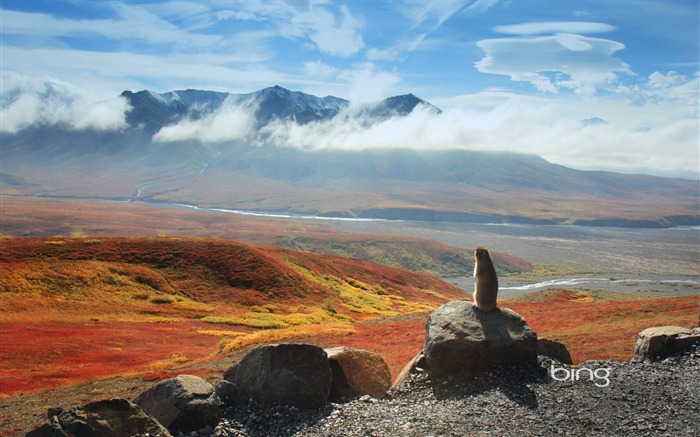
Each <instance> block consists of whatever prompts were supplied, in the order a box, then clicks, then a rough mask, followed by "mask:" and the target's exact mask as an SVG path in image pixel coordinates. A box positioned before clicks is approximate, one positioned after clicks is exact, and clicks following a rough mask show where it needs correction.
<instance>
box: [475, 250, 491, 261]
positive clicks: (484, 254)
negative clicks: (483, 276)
mask: <svg viewBox="0 0 700 437" xmlns="http://www.w3.org/2000/svg"><path fill="white" fill-rule="evenodd" d="M474 256H475V257H476V259H477V260H480V259H486V258H488V259H490V258H491V257H490V256H489V251H488V250H486V248H485V247H477V248H476V250H475V251H474Z"/></svg>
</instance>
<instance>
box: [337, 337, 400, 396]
mask: <svg viewBox="0 0 700 437" xmlns="http://www.w3.org/2000/svg"><path fill="white" fill-rule="evenodd" d="M325 351H326V354H327V355H328V364H329V365H330V368H331V374H332V383H331V390H330V394H329V396H328V400H329V401H331V402H345V401H348V400H350V399H352V398H354V397H357V396H361V395H370V396H372V397H374V398H379V399H382V398H385V397H386V391H387V390H388V389H389V387H391V371H390V370H389V365H387V363H386V361H384V358H382V357H381V356H380V355H377V354H375V353H374V352H370V351H366V350H362V349H353V348H350V347H345V346H341V347H334V348H330V349H325Z"/></svg>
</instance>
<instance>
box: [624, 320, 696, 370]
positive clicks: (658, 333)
mask: <svg viewBox="0 0 700 437" xmlns="http://www.w3.org/2000/svg"><path fill="white" fill-rule="evenodd" d="M696 341H700V328H695V329H688V328H682V327H680V326H655V327H653V328H647V329H645V330H643V331H642V332H640V333H639V336H638V337H637V343H636V344H635V347H634V358H632V361H643V360H653V359H654V358H656V357H667V356H669V355H673V354H675V353H678V352H680V351H683V350H685V349H687V348H689V347H690V345H692V344H693V343H695V342H696Z"/></svg>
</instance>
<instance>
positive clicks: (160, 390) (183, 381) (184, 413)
mask: <svg viewBox="0 0 700 437" xmlns="http://www.w3.org/2000/svg"><path fill="white" fill-rule="evenodd" d="M134 403H135V404H137V405H139V406H140V407H141V408H143V410H144V411H145V412H146V413H148V414H150V415H151V416H153V417H155V418H156V420H158V421H159V422H160V423H161V424H162V425H163V426H165V427H166V428H168V430H170V432H172V433H175V432H177V431H193V430H198V429H200V428H203V427H205V426H212V427H214V426H216V425H217V424H218V423H219V420H220V419H221V413H220V411H219V405H218V399H217V398H216V396H215V395H214V386H213V385H211V384H210V383H209V382H207V381H206V380H204V379H202V378H200V377H198V376H193V375H178V376H176V377H175V378H170V379H165V380H163V381H160V382H158V383H156V384H154V385H153V386H152V387H151V388H149V389H148V390H146V391H144V392H143V393H141V394H140V395H138V396H137V397H136V399H135V400H134Z"/></svg>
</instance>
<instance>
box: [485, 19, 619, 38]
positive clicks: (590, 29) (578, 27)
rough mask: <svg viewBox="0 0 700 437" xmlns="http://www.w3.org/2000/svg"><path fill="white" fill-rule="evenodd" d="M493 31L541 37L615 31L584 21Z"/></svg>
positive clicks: (532, 25)
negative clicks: (550, 34) (548, 34)
mask: <svg viewBox="0 0 700 437" xmlns="http://www.w3.org/2000/svg"><path fill="white" fill-rule="evenodd" d="M493 30H495V31H496V32H499V33H505V34H508V35H541V34H547V33H605V32H612V31H614V30H615V26H611V25H610V24H605V23H593V22H586V21H546V22H538V23H521V24H510V25H506V26H496V27H495V28H494V29H493Z"/></svg>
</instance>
